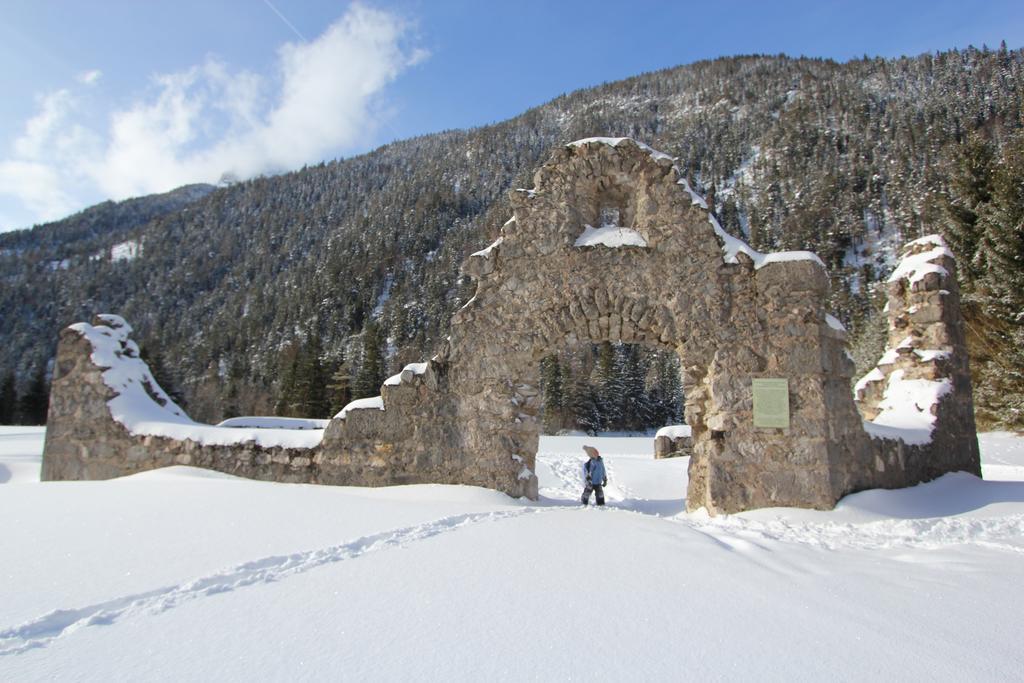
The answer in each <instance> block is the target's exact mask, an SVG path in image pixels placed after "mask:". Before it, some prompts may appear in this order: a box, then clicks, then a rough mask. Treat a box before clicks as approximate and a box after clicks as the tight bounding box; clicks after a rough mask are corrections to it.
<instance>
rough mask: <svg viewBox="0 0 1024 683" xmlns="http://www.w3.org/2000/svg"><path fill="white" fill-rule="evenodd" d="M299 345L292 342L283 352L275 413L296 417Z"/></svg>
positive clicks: (280, 361)
mask: <svg viewBox="0 0 1024 683" xmlns="http://www.w3.org/2000/svg"><path fill="white" fill-rule="evenodd" d="M300 362H301V361H300V358H299V346H298V344H296V343H294V342H293V343H291V344H289V345H288V346H286V347H285V348H284V350H283V351H282V352H281V358H280V360H279V366H280V368H281V370H280V375H281V384H280V389H279V390H278V394H277V402H276V403H275V404H274V414H275V415H282V416H287V417H295V416H296V411H297V404H298V399H297V386H298V374H299V364H300Z"/></svg>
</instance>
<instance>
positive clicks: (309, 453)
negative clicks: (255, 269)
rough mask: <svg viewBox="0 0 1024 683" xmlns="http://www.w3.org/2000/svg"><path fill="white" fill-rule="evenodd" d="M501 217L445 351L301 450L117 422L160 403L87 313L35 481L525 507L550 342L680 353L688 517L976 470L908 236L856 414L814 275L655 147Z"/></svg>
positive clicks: (114, 331) (933, 257)
mask: <svg viewBox="0 0 1024 683" xmlns="http://www.w3.org/2000/svg"><path fill="white" fill-rule="evenodd" d="M512 206H513V211H514V215H513V217H512V219H511V220H509V221H508V222H507V223H506V224H505V225H504V226H503V227H502V230H501V235H500V237H498V239H497V240H496V241H495V242H494V243H493V244H491V245H490V246H489V247H487V248H486V249H483V250H481V251H479V252H477V253H475V254H473V255H472V256H470V257H469V259H468V260H467V262H466V263H465V264H464V271H465V272H466V273H467V274H469V275H470V276H472V277H473V278H475V279H476V282H477V288H476V294H475V296H474V297H473V298H472V300H471V301H469V302H468V303H467V304H466V305H465V306H463V307H462V308H461V309H460V310H458V311H457V312H456V313H455V314H454V315H453V317H452V326H451V335H450V336H449V338H448V339H447V340H446V341H445V343H444V344H443V345H442V348H441V349H440V351H439V352H438V354H437V355H436V356H435V357H434V358H432V359H431V360H430V361H428V362H426V363H415V364H412V365H409V366H407V367H406V368H405V369H404V370H403V371H402V372H401V373H400V374H398V375H395V376H394V377H392V378H390V379H388V380H387V381H386V382H385V383H384V385H383V386H382V387H381V396H380V397H376V398H374V399H363V400H360V401H357V402H354V403H353V404H350V405H349V406H347V407H346V408H345V409H344V410H343V411H342V412H341V413H339V414H338V415H336V416H335V417H334V418H333V419H332V420H331V421H330V423H329V424H328V426H327V428H326V430H325V431H324V432H323V437H322V441H317V442H315V443H314V442H309V443H307V440H305V439H298V440H297V439H295V438H294V437H291V436H288V435H283V436H282V435H271V434H269V433H260V434H254V435H252V436H249V435H240V436H238V437H237V438H235V437H234V436H231V435H226V434H225V433H224V431H223V430H221V431H216V430H218V429H219V428H216V427H208V426H202V425H196V424H195V423H192V422H191V421H190V420H188V418H187V416H184V415H183V414H181V413H180V411H178V412H176V413H174V414H173V415H172V414H171V412H173V411H171V412H168V413H167V414H168V417H167V419H168V420H171V421H176V422H177V423H178V424H176V426H174V429H171V428H167V427H166V425H163V424H156V425H155V426H154V423H153V421H152V420H151V419H148V418H147V420H143V421H135V422H132V421H131V420H129V419H126V418H125V415H126V414H127V413H130V412H131V411H130V410H128V409H127V408H126V406H127V403H130V401H128V398H127V397H128V395H129V394H128V393H126V392H131V391H134V392H135V393H133V394H131V396H132V397H133V398H132V399H131V400H134V401H141V402H146V401H151V400H152V401H155V403H156V404H159V406H157V408H153V407H152V406H150V409H151V410H150V412H151V413H152V411H153V410H156V411H157V412H159V410H164V411H165V412H167V410H168V406H167V401H166V400H165V399H166V397H164V396H163V395H162V392H161V391H160V390H159V387H156V386H155V382H154V381H153V379H152V376H151V375H150V374H149V371H148V369H146V368H145V366H144V364H142V363H141V360H139V359H138V358H137V355H138V354H137V348H136V347H135V346H134V343H133V342H131V340H130V339H129V338H128V333H129V332H130V327H128V326H127V325H126V324H125V323H124V321H123V320H121V319H120V318H117V316H100V317H99V320H98V321H97V322H96V323H95V324H94V325H86V324H85V323H80V324H78V325H73V326H71V327H69V328H67V329H66V330H64V332H62V335H61V343H60V346H59V347H58V354H57V363H56V368H57V369H56V371H55V375H54V380H53V389H52V393H51V404H50V415H49V422H48V425H49V426H48V430H47V441H46V446H45V450H44V466H43V474H44V478H47V479H61V478H66V479H89V478H104V477H109V476H117V475H118V474H124V473H129V472H135V471H139V470H142V469H149V468H152V467H160V466H164V465H168V464H176V463H180V464H193V465H199V466H203V467H210V468H213V469H218V470H221V471H226V472H231V473H235V474H241V475H243V476H249V477H254V478H259V479H270V480H277V481H281V480H284V481H308V482H313V483H322V484H356V485H370V486H373V485H385V484H410V483H456V484H471V485H479V486H486V487H490V488H494V489H498V490H500V491H504V492H506V493H509V494H511V495H514V496H527V497H530V498H536V496H537V478H536V476H535V475H534V461H535V456H536V452H537V444H538V435H539V420H538V412H539V409H540V405H539V402H540V398H539V390H538V387H537V386H535V380H534V378H535V374H534V368H535V365H536V363H537V361H538V360H539V359H540V358H541V357H543V356H544V355H546V354H547V353H548V352H550V351H551V350H554V349H558V348H562V347H564V346H572V345H576V344H580V343H585V342H603V341H623V342H632V343H644V344H657V345H659V346H662V347H667V348H670V349H674V350H675V352H676V353H677V354H678V355H679V357H680V359H681V360H682V383H683V388H684V392H685V397H686V415H687V421H688V423H689V424H690V426H691V428H692V433H693V455H692V457H691V460H690V466H689V474H690V477H689V490H688V492H687V507H688V508H689V509H691V510H692V509H696V508H700V507H704V508H707V510H708V511H709V512H710V513H711V514H716V513H719V512H736V511H740V510H747V509H751V508H756V507H765V506H799V507H814V508H830V507H832V506H833V505H834V504H835V502H836V501H837V500H838V499H839V498H840V497H842V496H843V495H845V494H846V493H849V492H851V491H856V490H859V489H863V488H869V487H873V486H883V487H888V488H894V487H899V486H907V485H911V484H914V483H917V482H920V481H926V480H928V479H931V478H934V477H936V476H939V475H941V474H943V473H945V472H949V471H955V470H966V471H970V472H974V473H976V474H980V465H979V458H978V447H977V438H976V433H975V428H974V418H973V405H972V399H971V387H970V376H969V373H968V370H967V356H966V350H965V346H964V343H963V335H962V331H961V329H960V320H961V318H960V311H959V299H958V293H957V291H958V290H957V286H956V278H955V262H954V260H953V257H952V254H951V253H949V251H948V249H946V247H945V244H944V243H943V242H942V240H941V239H940V238H938V237H927V238H922V239H920V240H916V241H915V242H912V243H910V244H909V245H907V251H906V255H905V259H904V261H903V263H902V264H901V265H900V267H899V268H897V270H896V272H895V273H894V274H893V276H892V278H891V279H890V285H889V287H890V291H889V306H890V309H889V327H890V331H889V347H890V351H888V352H887V353H886V354H885V356H883V358H882V359H881V360H880V361H879V365H878V367H877V368H876V369H875V370H873V371H872V373H870V374H869V375H868V376H866V377H865V378H864V379H863V380H862V381H861V382H859V383H858V386H857V395H858V401H859V403H860V407H861V409H862V410H863V411H864V414H865V416H866V417H868V418H869V419H871V420H873V422H866V421H864V420H863V419H862V416H861V414H860V413H858V408H857V406H856V405H855V403H854V396H853V392H851V387H850V385H851V375H852V373H853V362H852V360H851V359H850V357H849V355H848V354H847V353H846V348H845V347H846V333H845V331H844V330H843V327H842V325H840V324H839V322H838V321H837V320H835V319H834V318H832V317H831V316H830V315H828V313H827V311H826V309H825V302H826V300H827V297H828V289H829V283H828V277H827V274H826V272H825V267H824V265H823V264H822V263H821V261H819V260H818V259H817V257H816V256H814V255H813V254H811V253H808V252H786V253H776V254H759V253H757V252H756V251H754V250H752V249H751V248H750V247H749V246H748V245H746V244H745V243H743V242H742V241H740V240H738V239H736V238H734V237H732V236H730V235H728V234H726V233H725V232H724V231H723V230H722V229H721V227H720V226H719V225H718V223H717V222H716V221H715V219H714V216H713V215H712V214H710V213H709V212H708V211H707V209H706V207H705V206H704V203H703V200H702V199H701V198H700V197H698V196H697V195H696V194H694V193H693V191H692V190H691V189H690V187H689V186H688V185H687V183H686V181H685V179H683V178H682V177H681V176H680V174H679V172H678V170H677V169H676V168H675V166H674V164H673V162H672V159H670V158H669V157H668V156H666V155H664V154H661V153H659V152H656V151H654V150H652V149H650V148H649V147H647V146H645V145H643V144H641V143H637V142H635V141H633V140H630V139H626V138H594V139H589V140H582V141H579V142H576V143H572V144H570V145H566V146H565V147H562V148H559V149H557V150H556V151H555V152H554V154H553V155H552V158H551V159H550V160H549V161H548V162H547V163H546V164H545V165H544V166H542V167H541V168H540V169H539V170H538V171H537V173H536V174H535V176H534V188H533V189H531V190H517V191H515V192H513V193H512ZM615 223H617V224H615ZM104 359H106V360H104ZM112 365H117V366H118V368H116V369H115V370H116V371H112V370H110V368H111V366H112ZM133 373H134V374H133ZM108 375H109V376H108ZM111 377H113V378H114V379H111ZM133 378H134V379H133ZM115 380H116V381H115ZM766 380H773V381H774V384H773V386H774V387H775V388H776V393H775V396H776V398H777V402H776V405H775V406H774V407H775V408H776V409H779V410H782V411H783V412H786V411H788V417H787V419H785V420H783V421H781V422H765V421H763V420H762V421H761V422H760V423H759V422H758V420H757V419H755V417H756V416H755V412H756V410H755V408H756V402H757V399H756V398H755V391H754V386H755V384H756V383H759V382H764V381H766ZM780 383H781V384H782V386H783V390H782V393H781V394H779V393H778V386H779V384H780ZM140 385H141V386H145V387H148V388H147V390H146V392H141V393H140V392H139V391H136V389H137V387H138V386H140ZM150 389H152V391H151V390H150ZM147 396H148V397H147ZM779 396H781V398H778V397H779ZM115 400H116V401H119V403H118V407H117V408H116V409H115V407H114V402H115ZM780 406H781V407H780ZM906 406H909V408H907V410H904V408H905V407H906ZM170 407H173V408H176V406H173V404H170ZM908 411H909V412H908ZM100 415H109V416H110V418H111V419H110V420H109V421H108V422H102V421H101V420H98V419H97V416H100ZM907 415H910V418H911V419H910V422H912V423H913V424H912V425H910V427H908V426H907V425H908V424H909V423H908V422H907ZM129 417H130V416H129ZM911 427H912V428H911ZM210 430H214V431H210ZM175 435H180V436H175ZM99 446H101V447H99ZM680 496H682V492H680Z"/></svg>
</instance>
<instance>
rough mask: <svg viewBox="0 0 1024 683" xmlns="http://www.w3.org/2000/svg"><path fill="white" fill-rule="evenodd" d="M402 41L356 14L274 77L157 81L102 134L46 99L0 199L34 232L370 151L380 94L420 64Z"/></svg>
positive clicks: (419, 55) (370, 12) (391, 23)
mask: <svg viewBox="0 0 1024 683" xmlns="http://www.w3.org/2000/svg"><path fill="white" fill-rule="evenodd" d="M409 33H410V25H409V24H408V23H407V22H406V21H405V20H404V19H402V18H401V17H399V16H396V15H394V14H392V13H389V12H386V11H382V10H378V9H373V8H369V7H366V6H364V5H361V4H353V5H351V6H350V7H349V9H348V10H347V11H346V12H345V14H344V15H343V16H342V17H340V18H339V19H338V20H337V21H335V22H334V23H333V24H331V25H330V26H329V27H328V28H327V29H326V30H325V31H324V32H323V34H321V35H320V36H318V37H317V38H315V39H314V40H312V41H308V42H296V43H285V44H284V45H282V46H281V47H280V48H279V49H278V55H277V56H278V59H277V65H276V71H275V73H273V74H257V73H253V72H251V71H246V70H242V69H234V68H232V67H231V66H229V65H227V64H225V63H224V62H222V61H220V60H219V59H217V58H215V57H211V58H208V59H207V60H206V61H205V62H204V63H202V64H199V65H195V66H192V67H190V68H188V69H184V70H182V71H179V72H176V73H170V74H162V75H159V76H156V77H154V78H153V79H152V82H151V84H150V87H149V88H148V90H147V91H146V93H145V94H144V95H141V96H139V97H137V98H136V99H135V100H134V101H133V102H132V103H131V104H130V105H129V106H126V107H122V108H119V109H114V110H111V111H108V112H107V113H106V116H105V117H104V118H105V120H106V121H107V123H106V125H105V127H102V128H97V127H92V128H89V127H86V126H84V125H82V124H81V123H79V119H80V118H82V119H84V116H85V114H86V111H85V108H86V105H85V103H83V101H80V99H79V98H78V97H76V93H75V92H74V91H73V90H69V89H62V90H58V91H55V92H53V93H49V94H47V95H45V96H44V97H41V98H40V99H39V102H38V110H37V113H36V115H35V116H34V117H33V118H31V119H30V120H29V121H27V122H26V123H25V127H24V132H23V133H22V134H21V135H20V136H19V137H18V138H17V139H16V140H14V141H12V144H11V148H10V149H11V153H10V154H9V156H8V157H7V158H6V159H0V194H6V195H10V196H11V197H12V198H14V199H15V200H16V201H17V202H18V203H20V205H21V208H22V210H23V212H28V213H30V214H31V215H32V216H33V220H48V219H52V218H55V217H59V216H61V215H64V214H66V213H67V212H68V211H69V209H71V208H79V207H80V206H82V205H84V204H85V203H87V202H91V201H94V200H96V199H99V198H107V197H109V198H114V199H120V198H124V197H128V196H134V195H139V194H146V193H150V192H161V191H165V190H169V189H172V188H174V187H177V186H179V185H183V184H185V183H192V182H216V181H217V180H218V179H219V178H220V177H221V176H222V175H223V174H225V173H231V174H234V175H236V176H238V177H242V178H245V177H250V176H252V175H255V174H258V173H264V172H273V171H278V170H285V169H290V168H296V167H298V166H301V165H302V164H304V163H313V162H318V161H321V160H323V159H324V158H327V157H330V156H335V155H337V154H339V153H344V152H346V151H352V150H362V149H365V148H366V147H367V146H368V144H369V143H370V142H371V141H372V139H373V136H374V132H375V128H376V122H377V120H378V116H377V114H378V110H379V106H378V105H379V104H380V102H379V96H380V94H381V92H382V91H383V89H384V88H385V87H386V86H387V85H388V84H389V83H391V82H392V81H394V79H395V78H397V77H398V75H399V74H401V73H402V71H404V70H405V69H407V68H408V67H410V66H411V65H413V64H415V63H417V62H419V61H422V60H423V59H424V58H425V56H426V53H425V52H424V51H422V50H420V49H417V48H415V47H414V46H411V45H408V35H409ZM100 76H101V74H100V72H99V71H88V72H84V73H83V74H81V75H80V76H79V78H78V81H79V83H80V84H81V86H84V87H88V86H91V85H94V84H95V83H96V82H97V81H98V79H99V78H100ZM83 99H85V98H84V97H83ZM13 227H19V226H15V225H0V229H4V228H13Z"/></svg>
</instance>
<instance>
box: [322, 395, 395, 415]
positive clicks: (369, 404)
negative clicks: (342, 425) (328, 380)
mask: <svg viewBox="0 0 1024 683" xmlns="http://www.w3.org/2000/svg"><path fill="white" fill-rule="evenodd" d="M373 409H376V410H384V397H383V396H371V397H369V398H359V399H356V400H355V401H352V402H351V403H349V404H348V405H347V406H345V407H344V408H342V409H341V412H340V413H338V414H337V415H335V416H334V419H335V420H344V419H345V417H346V416H347V415H348V414H349V413H350V412H351V411H353V410H373Z"/></svg>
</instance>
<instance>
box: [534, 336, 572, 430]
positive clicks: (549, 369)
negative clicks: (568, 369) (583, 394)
mask: <svg viewBox="0 0 1024 683" xmlns="http://www.w3.org/2000/svg"><path fill="white" fill-rule="evenodd" d="M564 372H565V371H564V369H563V368H562V364H561V362H560V361H559V358H558V354H552V355H550V356H545V357H544V358H542V359H541V361H540V387H541V392H542V397H543V422H544V427H545V429H546V430H548V431H558V430H559V429H561V427H562V421H563V419H564V411H565V407H566V387H565V374H564Z"/></svg>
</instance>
